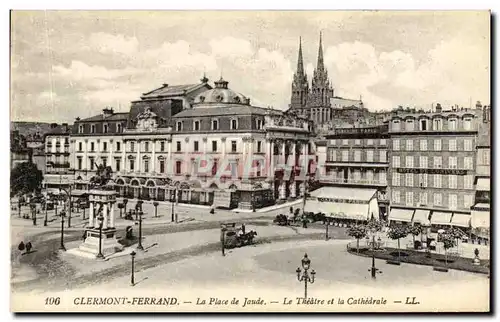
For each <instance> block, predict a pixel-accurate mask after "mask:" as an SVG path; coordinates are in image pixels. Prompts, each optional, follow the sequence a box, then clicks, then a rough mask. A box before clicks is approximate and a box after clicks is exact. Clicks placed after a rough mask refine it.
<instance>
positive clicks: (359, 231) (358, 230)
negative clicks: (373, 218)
mask: <svg viewBox="0 0 500 322" xmlns="http://www.w3.org/2000/svg"><path fill="white" fill-rule="evenodd" d="M347 234H348V235H349V236H351V237H354V238H356V251H357V252H358V253H359V240H360V239H361V238H365V236H366V227H365V226H362V225H356V226H352V227H351V228H349V229H348V230H347Z"/></svg>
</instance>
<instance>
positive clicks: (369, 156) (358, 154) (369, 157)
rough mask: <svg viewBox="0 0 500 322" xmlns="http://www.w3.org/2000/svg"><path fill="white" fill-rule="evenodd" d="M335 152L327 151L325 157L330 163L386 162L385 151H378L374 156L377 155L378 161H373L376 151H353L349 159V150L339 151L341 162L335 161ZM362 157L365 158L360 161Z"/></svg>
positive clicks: (332, 150) (334, 150) (333, 150)
mask: <svg viewBox="0 0 500 322" xmlns="http://www.w3.org/2000/svg"><path fill="white" fill-rule="evenodd" d="M337 151H338V150H336V149H328V155H327V160H328V161H330V162H336V161H342V162H348V161H354V162H361V161H365V162H387V151H385V150H382V151H378V153H377V154H376V155H378V160H376V161H375V160H374V159H375V158H374V155H375V153H376V151H374V150H366V151H364V153H363V151H362V150H353V158H352V159H349V150H341V153H342V154H341V156H342V159H341V160H337ZM362 155H363V156H364V157H365V158H364V160H362Z"/></svg>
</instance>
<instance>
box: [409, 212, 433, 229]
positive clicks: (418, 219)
mask: <svg viewBox="0 0 500 322" xmlns="http://www.w3.org/2000/svg"><path fill="white" fill-rule="evenodd" d="M430 213H431V212H430V210H425V209H417V210H415V214H414V215H413V222H415V223H419V224H421V225H423V226H429V225H430V223H431V222H430V220H429V214H430Z"/></svg>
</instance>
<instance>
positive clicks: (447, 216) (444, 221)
mask: <svg viewBox="0 0 500 322" xmlns="http://www.w3.org/2000/svg"><path fill="white" fill-rule="evenodd" d="M451 215H452V213H451V212H439V211H434V212H433V213H432V217H431V224H433V225H450V224H451Z"/></svg>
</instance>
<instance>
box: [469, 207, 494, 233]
mask: <svg viewBox="0 0 500 322" xmlns="http://www.w3.org/2000/svg"><path fill="white" fill-rule="evenodd" d="M476 206H477V205H476ZM476 206H474V207H476ZM471 217H472V218H471V226H472V228H490V211H489V210H474V209H473V210H472V214H471Z"/></svg>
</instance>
